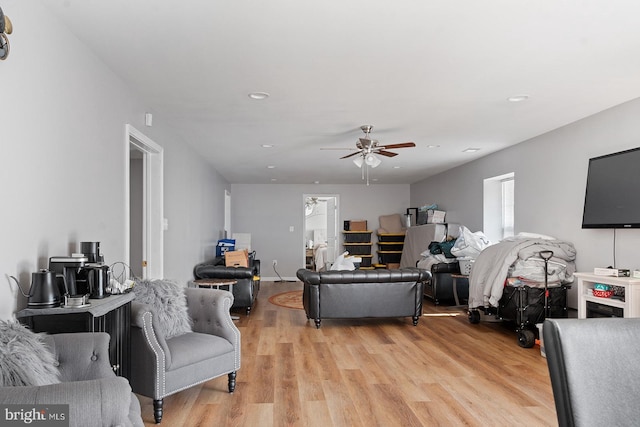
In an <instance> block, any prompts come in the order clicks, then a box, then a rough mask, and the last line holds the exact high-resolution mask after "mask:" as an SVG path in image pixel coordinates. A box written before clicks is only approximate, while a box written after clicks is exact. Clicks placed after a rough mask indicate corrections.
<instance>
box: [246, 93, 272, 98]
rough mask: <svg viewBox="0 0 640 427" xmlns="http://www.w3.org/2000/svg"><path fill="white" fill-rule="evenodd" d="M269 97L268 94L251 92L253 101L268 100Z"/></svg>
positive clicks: (250, 96) (250, 95)
mask: <svg viewBox="0 0 640 427" xmlns="http://www.w3.org/2000/svg"><path fill="white" fill-rule="evenodd" d="M268 97H269V94H268V93H267V92H251V93H250V94H249V98H251V99H266V98H268Z"/></svg>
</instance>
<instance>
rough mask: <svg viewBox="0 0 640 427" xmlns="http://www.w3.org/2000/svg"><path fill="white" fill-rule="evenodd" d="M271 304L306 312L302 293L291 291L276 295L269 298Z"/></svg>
mask: <svg viewBox="0 0 640 427" xmlns="http://www.w3.org/2000/svg"><path fill="white" fill-rule="evenodd" d="M269 302H270V303H271V304H273V305H277V306H279V307H285V308H293V309H296V310H304V307H303V306H302V291H289V292H282V293H280V294H275V295H273V296H272V297H270V298H269Z"/></svg>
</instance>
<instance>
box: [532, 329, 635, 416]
mask: <svg viewBox="0 0 640 427" xmlns="http://www.w3.org/2000/svg"><path fill="white" fill-rule="evenodd" d="M542 335H543V345H544V348H545V353H546V357H547V365H548V366H549V375H550V377H551V386H552V389H553V398H554V400H555V405H556V413H557V417H558V425H559V426H560V427H568V426H571V427H573V426H583V427H584V426H637V425H638V422H639V420H640V401H639V399H638V390H639V389H640V364H639V363H638V354H639V353H640V344H639V343H640V319H637V318H599V319H547V320H545V321H544V323H543V329H542Z"/></svg>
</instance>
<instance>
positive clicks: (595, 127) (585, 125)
mask: <svg viewBox="0 0 640 427" xmlns="http://www.w3.org/2000/svg"><path fill="white" fill-rule="evenodd" d="M638 117H640V99H638V100H634V101H630V102H628V103H625V104H622V105H619V106H617V107H614V108H611V109H609V110H606V111H604V112H601V113H599V114H596V115H594V116H591V117H588V118H586V119H583V120H580V121H578V122H575V123H572V124H570V125H567V126H564V127H562V128H560V129H556V130H554V131H552V132H548V133H546V134H544V135H540V136H538V137H536V138H533V139H531V140H529V141H526V142H523V143H521V144H518V145H516V146H513V147H511V148H508V149H505V150H502V151H500V152H498V153H495V154H491V155H488V156H486V157H483V158H481V159H479V160H477V161H474V162H471V163H467V164H466V165H463V166H460V167H458V168H455V169H452V170H449V171H447V172H444V173H442V174H439V175H437V176H434V177H432V178H429V179H426V180H424V181H421V182H418V183H415V184H413V185H411V202H412V204H413V205H417V206H421V205H424V204H426V203H437V204H438V205H439V206H440V207H442V208H443V209H444V210H446V211H447V219H448V220H449V221H452V222H460V223H462V224H465V225H466V226H467V227H469V228H470V229H471V230H472V231H476V230H481V229H482V184H483V180H484V179H485V178H490V177H493V176H497V175H502V174H505V173H508V172H515V231H516V233H518V232H521V231H529V232H537V233H542V234H548V235H552V236H555V237H557V238H558V239H563V240H568V241H570V242H573V244H574V245H575V247H576V250H577V259H576V264H577V268H578V270H579V271H592V270H593V268H594V267H603V266H605V267H606V266H609V265H613V263H614V260H613V250H614V245H613V242H614V239H613V235H614V231H613V230H583V229H582V228H581V224H582V208H583V202H584V192H585V185H586V177H587V166H588V160H589V158H591V157H595V156H599V155H603V154H608V153H613V152H617V151H622V150H626V149H630V148H635V147H638V146H640V126H638ZM629 197H637V195H631V194H630V195H629ZM639 246H640V230H617V231H616V247H615V249H616V254H617V256H616V266H617V267H619V268H630V269H633V268H640V257H639V256H638V247H639ZM569 295H570V306H571V307H574V308H575V306H576V303H575V301H576V295H575V286H574V288H573V289H572V291H570V294H569Z"/></svg>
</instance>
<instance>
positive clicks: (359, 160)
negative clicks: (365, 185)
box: [353, 156, 364, 168]
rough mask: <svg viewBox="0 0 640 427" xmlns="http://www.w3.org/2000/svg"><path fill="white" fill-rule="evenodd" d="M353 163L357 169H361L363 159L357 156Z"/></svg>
mask: <svg viewBox="0 0 640 427" xmlns="http://www.w3.org/2000/svg"><path fill="white" fill-rule="evenodd" d="M353 163H355V165H356V166H357V167H359V168H361V167H362V164H363V163H364V159H363V158H362V156H358V157H356V158H355V159H353Z"/></svg>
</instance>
